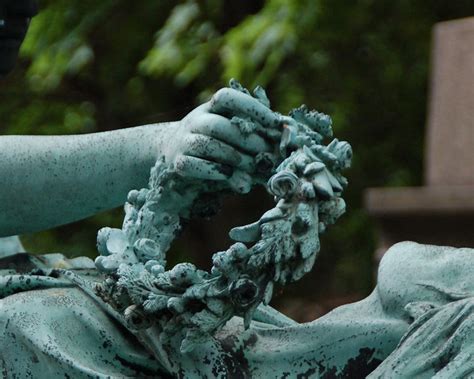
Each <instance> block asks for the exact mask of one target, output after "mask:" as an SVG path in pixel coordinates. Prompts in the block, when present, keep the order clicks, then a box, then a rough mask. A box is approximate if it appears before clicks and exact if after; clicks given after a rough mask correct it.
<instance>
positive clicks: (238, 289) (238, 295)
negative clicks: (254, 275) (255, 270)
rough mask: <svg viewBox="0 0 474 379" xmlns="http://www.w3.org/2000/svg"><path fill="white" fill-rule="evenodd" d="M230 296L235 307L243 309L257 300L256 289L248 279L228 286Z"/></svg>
mask: <svg viewBox="0 0 474 379" xmlns="http://www.w3.org/2000/svg"><path fill="white" fill-rule="evenodd" d="M230 295H231V298H232V301H233V303H234V304H235V305H237V306H239V307H242V308H245V307H247V306H249V305H250V304H252V303H253V302H254V301H255V300H256V299H257V295H258V287H257V285H256V284H255V283H254V282H253V281H252V280H250V279H247V278H243V279H239V280H237V281H235V282H233V283H232V284H231V285H230Z"/></svg>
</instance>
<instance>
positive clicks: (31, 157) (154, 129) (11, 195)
mask: <svg viewBox="0 0 474 379" xmlns="http://www.w3.org/2000/svg"><path fill="white" fill-rule="evenodd" d="M173 127H175V125H174V124H172V123H170V124H154V125H145V126H140V127H135V128H128V129H120V130H115V131H111V132H104V133H95V134H84V135H71V136H2V137H0V180H1V182H0V236H8V235H12V234H22V233H27V232H33V231H38V230H42V229H47V228H51V227H53V226H56V225H61V224H66V223H69V222H73V221H76V220H80V219H82V218H85V217H88V216H90V215H93V214H95V213H98V212H100V211H103V210H106V209H110V208H113V207H116V206H119V205H120V204H122V203H123V202H124V201H125V199H126V195H127V192H128V191H129V190H131V189H133V188H141V187H144V186H146V183H147V179H148V176H149V171H150V168H151V167H152V166H153V164H154V163H155V160H156V158H157V157H158V156H159V155H160V152H161V150H163V147H164V143H169V141H167V140H166V139H167V137H166V136H167V135H169V133H167V132H166V130H169V128H173Z"/></svg>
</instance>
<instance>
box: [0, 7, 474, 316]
mask: <svg viewBox="0 0 474 379" xmlns="http://www.w3.org/2000/svg"><path fill="white" fill-rule="evenodd" d="M40 9H41V12H40V14H39V15H38V16H36V17H35V18H34V19H33V21H32V23H31V27H30V30H29V33H28V35H27V39H26V41H25V43H24V45H23V47H22V52H21V61H20V62H19V64H18V67H17V69H16V70H15V72H14V73H13V74H12V75H10V77H9V78H7V79H6V80H4V81H3V82H2V83H0V134H70V133H87V132H95V131H102V130H110V129H116V128H121V127H126V126H132V125H140V124H147V123H152V122H159V121H169V120H177V119H179V118H181V117H183V116H184V115H185V114H186V113H187V112H188V111H189V110H191V109H192V108H193V107H195V106H196V105H197V104H199V103H201V102H203V101H205V100H207V99H208V98H209V97H210V96H211V94H212V93H213V92H215V91H216V90H217V89H218V88H220V87H222V86H225V85H226V84H227V82H228V79H229V78H231V77H235V78H237V79H238V80H240V81H241V82H242V83H243V84H244V85H245V86H247V87H253V86H255V85H256V84H260V85H263V86H264V87H265V88H266V89H267V93H268V95H269V97H270V99H271V100H272V107H273V108H274V109H276V110H278V111H280V112H287V111H288V110H290V109H291V108H293V107H296V106H298V105H300V104H301V103H306V104H308V105H309V106H310V107H314V108H316V109H317V110H319V111H322V112H325V113H328V114H330V115H331V116H332V118H333V121H334V125H335V135H336V136H337V137H338V138H340V139H344V140H348V141H350V143H351V144H352V146H353V149H354V153H355V156H354V163H353V167H352V169H351V170H350V172H348V177H349V180H350V187H349V190H348V191H347V194H346V199H347V203H348V205H349V209H348V212H347V214H346V215H345V216H344V217H343V218H342V219H341V220H340V222H339V223H338V225H336V226H335V227H333V228H332V229H331V230H330V231H329V232H328V233H327V234H326V235H325V236H324V238H323V241H322V242H323V243H322V246H323V248H322V252H321V256H320V259H319V261H318V262H317V266H318V267H317V268H316V269H315V270H314V272H313V273H312V274H311V275H309V276H308V277H306V278H304V279H303V280H302V281H301V282H300V283H298V284H296V285H293V286H290V287H289V288H286V289H285V290H284V291H281V293H280V294H279V295H278V296H277V298H276V299H275V304H276V305H277V306H279V307H283V308H285V309H286V310H287V311H288V312H290V313H291V314H292V315H294V316H295V317H297V318H299V319H300V320H304V319H308V318H312V317H314V315H316V314H318V313H321V312H324V311H326V310H327V309H329V308H331V307H333V306H335V305H337V304H339V303H341V302H344V301H347V300H353V299H357V298H360V297H363V296H365V295H366V294H367V293H368V292H369V291H370V289H371V287H372V286H373V270H374V267H373V262H372V256H373V251H374V248H375V239H374V237H375V234H374V229H373V226H372V224H371V221H370V220H369V218H368V216H367V214H366V213H365V212H364V209H363V204H362V197H363V190H364V189H365V188H366V187H371V186H401V185H417V184H420V183H421V180H422V156H423V137H424V124H425V109H426V102H427V92H428V86H427V83H428V75H429V55H430V38H431V34H430V33H431V28H432V26H433V24H434V23H436V22H438V21H442V20H448V19H453V18H459V17H466V16H472V15H474V3H473V1H471V0H457V1H450V0H431V1H428V0H416V1H413V0H398V1H389V0H359V1H346V0H267V1H261V0H260V1H259V0H232V1H224V0H202V1H197V0H190V1H185V2H177V1H170V0H161V1H152V0H146V1H145V0H142V1H136V2H130V1H126V0H102V1H100V2H97V1H95V0H44V1H42V2H40ZM269 204H270V203H269V199H268V198H267V196H266V195H265V194H263V193H262V191H257V193H256V194H252V196H250V197H246V198H244V199H241V198H239V199H235V198H232V199H230V200H229V201H228V203H226V205H225V207H224V211H223V213H222V214H221V215H220V216H219V217H218V219H217V220H216V219H213V220H212V221H210V222H196V223H194V224H192V225H190V227H189V228H188V229H187V231H186V232H185V233H184V236H183V238H182V239H181V240H180V242H179V243H178V244H176V246H175V247H174V249H173V250H174V252H173V257H174V258H173V259H174V260H175V261H178V260H190V261H193V262H196V263H197V264H199V265H201V266H203V267H206V265H208V264H209V261H210V255H211V253H212V252H214V251H216V250H220V249H224V248H225V247H226V246H227V245H228V241H227V240H226V239H225V238H224V237H225V235H226V231H227V230H228V229H229V228H230V227H232V226H235V225H238V224H241V223H245V222H249V221H252V220H253V219H254V218H256V217H258V216H259V215H260V213H261V212H262V211H263V210H264V209H266V208H268V207H269ZM121 219H122V212H121V210H114V211H111V212H107V213H104V214H100V215H97V216H95V217H93V218H91V219H88V220H85V221H81V222H78V223H74V224H71V225H67V226H64V227H60V228H57V229H54V230H50V231H46V232H41V233H36V234H33V235H28V236H24V237H23V240H24V242H25V245H26V246H27V248H28V249H29V250H30V251H34V252H56V251H60V252H65V253H67V254H69V255H72V256H77V255H89V256H93V255H95V246H94V245H95V234H96V231H97V229H98V228H100V227H101V226H105V225H108V226H119V225H120V222H121ZM315 304H317V305H315Z"/></svg>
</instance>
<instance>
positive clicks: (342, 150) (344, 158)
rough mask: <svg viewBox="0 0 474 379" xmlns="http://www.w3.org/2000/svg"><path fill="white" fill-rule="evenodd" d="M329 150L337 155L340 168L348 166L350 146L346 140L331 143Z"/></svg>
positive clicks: (350, 155) (350, 158)
mask: <svg viewBox="0 0 474 379" xmlns="http://www.w3.org/2000/svg"><path fill="white" fill-rule="evenodd" d="M331 145H332V146H331V152H332V153H333V154H334V155H335V156H336V157H337V161H338V163H339V167H340V168H341V169H346V168H349V167H350V165H351V160H352V147H351V145H349V143H348V142H346V141H337V140H336V143H335V144H334V143H332V144H331Z"/></svg>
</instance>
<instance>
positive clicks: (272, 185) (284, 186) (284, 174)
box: [268, 170, 298, 198]
mask: <svg viewBox="0 0 474 379" xmlns="http://www.w3.org/2000/svg"><path fill="white" fill-rule="evenodd" d="M297 186H298V177H297V176H296V175H295V174H293V172H291V171H289V170H283V171H280V172H279V173H277V174H275V175H273V176H272V177H271V178H270V180H269V181H268V190H269V191H270V192H271V193H272V194H273V195H275V196H277V197H279V198H283V197H288V196H290V195H292V194H293V193H294V192H295V190H296V187H297Z"/></svg>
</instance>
